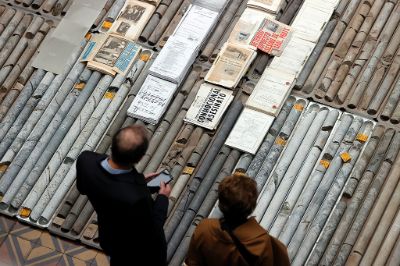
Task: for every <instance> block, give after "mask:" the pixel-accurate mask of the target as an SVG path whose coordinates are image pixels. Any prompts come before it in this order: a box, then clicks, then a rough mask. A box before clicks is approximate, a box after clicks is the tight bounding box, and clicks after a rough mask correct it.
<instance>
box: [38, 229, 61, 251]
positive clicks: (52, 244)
mask: <svg viewBox="0 0 400 266" xmlns="http://www.w3.org/2000/svg"><path fill="white" fill-rule="evenodd" d="M36 243H37V244H38V245H41V246H43V247H47V248H50V249H52V250H55V251H58V252H61V253H64V248H63V246H62V244H63V243H62V241H61V239H60V238H59V237H57V236H54V235H52V234H50V233H49V232H46V231H44V232H43V233H42V234H41V235H40V237H39V239H38V241H37V242H36Z"/></svg>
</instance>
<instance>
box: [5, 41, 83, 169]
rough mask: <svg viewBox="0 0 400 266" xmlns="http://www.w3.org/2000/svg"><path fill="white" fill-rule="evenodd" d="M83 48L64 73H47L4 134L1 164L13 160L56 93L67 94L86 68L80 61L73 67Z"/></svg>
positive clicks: (76, 53) (72, 56)
mask: <svg viewBox="0 0 400 266" xmlns="http://www.w3.org/2000/svg"><path fill="white" fill-rule="evenodd" d="M82 49H83V44H82V46H81V47H80V48H79V49H77V50H76V51H75V52H74V53H72V54H71V57H70V58H69V59H68V62H67V64H66V66H65V68H64V71H63V73H61V74H60V75H57V77H56V78H54V76H55V75H54V74H53V73H50V72H47V73H46V75H45V77H44V80H43V83H42V84H39V87H40V89H39V88H38V89H37V92H38V93H37V94H36V92H35V93H34V95H33V97H31V98H30V99H29V101H28V103H27V105H26V106H24V108H23V110H22V111H21V113H20V114H19V115H18V118H17V119H16V121H15V122H14V124H13V126H12V127H11V128H10V129H9V131H8V132H7V135H5V136H4V138H3V140H2V142H1V143H0V157H2V159H1V161H0V165H2V163H5V164H6V165H7V164H9V163H10V162H11V161H12V159H13V158H14V156H15V155H16V154H17V152H18V151H19V149H20V148H21V146H22V144H23V143H24V142H25V140H26V138H27V137H28V135H29V134H30V132H31V131H32V130H33V128H34V126H35V125H36V123H37V122H38V120H39V119H40V117H41V115H42V114H43V112H44V111H45V109H46V108H47V106H48V105H49V104H50V102H51V100H52V99H53V97H54V95H55V94H56V93H57V92H58V93H60V94H61V93H63V94H67V93H68V92H69V90H70V88H71V86H72V85H73V83H74V82H75V80H76V78H77V77H78V76H79V74H80V72H82V70H83V68H84V65H83V64H81V63H79V62H77V63H76V64H75V66H74V67H73V68H72V66H73V65H74V62H75V61H76V59H77V58H78V56H79V54H80V52H81V51H82ZM67 75H68V78H67V81H65V85H62V84H63V83H64V80H65V79H66V77H67ZM68 80H69V82H68ZM47 82H48V83H49V84H50V83H51V84H50V86H48V84H47ZM71 83H72V84H71ZM67 84H68V85H67ZM61 85H62V86H61ZM60 86H61V87H60ZM28 117H29V118H28ZM10 146H11V148H10V149H9V150H8V151H9V152H8V153H9V155H7V156H6V155H5V153H6V152H7V149H8V148H9V147H10ZM3 156H4V157H3Z"/></svg>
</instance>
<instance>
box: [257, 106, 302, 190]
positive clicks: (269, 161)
mask: <svg viewBox="0 0 400 266" xmlns="http://www.w3.org/2000/svg"><path fill="white" fill-rule="evenodd" d="M306 104H307V102H306V101H305V100H298V101H296V104H295V105H294V106H293V108H292V110H291V111H290V113H289V116H288V118H287V119H286V121H285V124H284V125H283V127H282V129H281V131H280V132H279V134H278V136H277V138H276V141H275V143H274V144H273V145H272V147H271V149H270V150H269V152H268V155H267V157H266V158H265V160H264V161H263V162H262V165H261V167H260V169H259V170H258V172H257V174H256V175H255V178H254V179H255V180H256V182H257V189H258V191H261V190H262V188H263V187H264V184H265V183H266V182H267V179H268V177H269V175H270V173H271V171H272V168H273V167H274V165H275V164H276V162H277V160H278V157H279V155H280V154H281V152H282V150H283V148H284V147H285V145H286V141H287V140H288V138H289V136H290V135H291V133H292V131H293V128H294V127H295V125H296V124H297V121H298V119H299V117H300V115H301V114H302V112H303V110H304V107H305V105H306ZM271 140H273V139H271Z"/></svg>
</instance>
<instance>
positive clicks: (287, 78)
mask: <svg viewBox="0 0 400 266" xmlns="http://www.w3.org/2000/svg"><path fill="white" fill-rule="evenodd" d="M293 82H294V75H291V74H288V73H285V72H282V71H279V70H275V69H271V68H267V69H266V70H265V71H264V73H263V75H262V76H261V79H260V80H259V82H258V83H257V85H256V87H255V88H254V90H253V92H252V93H251V95H250V97H249V99H248V100H247V102H246V104H245V106H246V107H248V108H251V109H255V110H258V111H260V112H264V113H266V114H269V115H272V116H277V115H278V114H279V111H280V109H281V108H282V105H283V103H284V102H285V101H286V98H287V97H288V95H289V94H290V90H291V87H292V84H293Z"/></svg>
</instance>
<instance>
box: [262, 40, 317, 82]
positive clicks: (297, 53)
mask: <svg viewBox="0 0 400 266" xmlns="http://www.w3.org/2000/svg"><path fill="white" fill-rule="evenodd" d="M314 47H315V43H313V42H310V41H307V40H304V39H300V38H298V37H296V36H293V37H292V38H291V40H290V41H289V43H288V45H287V49H285V50H284V51H283V53H282V54H281V56H279V57H274V58H273V59H272V62H271V64H270V65H269V67H270V68H274V69H277V70H284V71H285V72H287V73H291V74H293V75H295V76H296V77H297V76H298V75H299V74H300V73H301V70H302V69H303V67H304V65H305V64H306V62H307V60H308V58H309V56H310V55H311V53H312V51H313V49H314Z"/></svg>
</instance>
